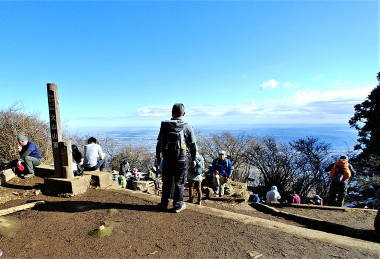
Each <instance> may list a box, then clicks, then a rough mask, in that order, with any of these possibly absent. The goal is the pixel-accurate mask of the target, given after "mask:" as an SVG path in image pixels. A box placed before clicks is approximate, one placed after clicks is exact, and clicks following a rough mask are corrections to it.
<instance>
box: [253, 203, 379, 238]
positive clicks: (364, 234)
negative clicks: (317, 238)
mask: <svg viewBox="0 0 380 259" xmlns="http://www.w3.org/2000/svg"><path fill="white" fill-rule="evenodd" d="M251 206H252V207H253V208H255V209H256V210H258V211H261V212H264V213H267V214H271V215H273V216H279V217H282V218H284V219H286V220H291V221H294V222H297V223H299V224H302V225H304V226H305V227H306V228H310V229H315V230H320V231H324V232H328V233H331V234H336V235H341V236H348V237H353V238H358V239H362V240H366V241H372V242H380V237H379V236H378V235H377V234H376V232H375V231H374V230H364V229H356V228H352V227H349V226H345V225H341V224H337V223H333V222H328V221H322V220H318V219H313V218H308V217H304V216H300V215H297V214H291V213H286V212H282V211H274V210H273V209H271V208H270V207H268V206H267V207H264V206H260V204H257V203H252V204H251Z"/></svg>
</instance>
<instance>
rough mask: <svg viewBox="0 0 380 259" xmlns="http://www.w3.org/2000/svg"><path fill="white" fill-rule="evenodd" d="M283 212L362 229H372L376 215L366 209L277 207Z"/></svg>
mask: <svg viewBox="0 0 380 259" xmlns="http://www.w3.org/2000/svg"><path fill="white" fill-rule="evenodd" d="M277 209H279V210H281V211H284V212H289V213H293V214H297V215H302V216H307V217H313V218H316V219H321V220H325V221H329V222H333V223H337V224H340V225H345V226H348V227H351V228H355V229H363V230H373V229H374V226H373V222H374V218H375V216H376V212H375V211H368V210H367V211H366V210H356V211H353V210H349V211H343V210H337V211H329V210H318V209H303V208H292V207H283V208H277Z"/></svg>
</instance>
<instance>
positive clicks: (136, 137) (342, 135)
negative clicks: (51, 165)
mask: <svg viewBox="0 0 380 259" xmlns="http://www.w3.org/2000/svg"><path fill="white" fill-rule="evenodd" d="M194 130H195V131H196V132H197V133H198V134H202V135H204V136H209V135H212V134H222V133H223V132H229V133H231V134H232V135H234V136H238V135H241V134H244V135H246V136H250V137H254V138H258V139H260V138H263V137H267V136H270V137H274V138H275V139H276V140H277V141H279V142H283V143H287V142H290V141H292V140H296V139H300V138H306V137H314V138H318V139H319V140H320V141H323V142H325V143H328V144H330V145H331V151H332V152H334V153H345V152H347V151H349V150H353V147H354V145H355V144H356V138H357V135H356V134H357V132H356V131H355V130H354V129H351V128H349V127H348V126H345V125H321V126H320V125H299V126H298V125H297V126H294V125H264V126H260V125H254V126H249V125H246V126H239V127H234V126H230V125H228V126H220V125H218V126H199V127H194ZM81 132H82V133H83V134H87V135H91V134H95V135H97V136H98V137H110V138H113V139H115V140H117V141H118V142H119V145H120V146H122V145H126V144H132V145H135V146H143V147H146V148H148V149H149V150H151V151H152V152H154V150H155V145H156V142H157V135H158V132H159V127H144V128H139V127H135V128H133V127H130V128H119V129H104V130H99V129H98V130H96V131H93V132H92V133H88V132H86V131H85V130H81Z"/></svg>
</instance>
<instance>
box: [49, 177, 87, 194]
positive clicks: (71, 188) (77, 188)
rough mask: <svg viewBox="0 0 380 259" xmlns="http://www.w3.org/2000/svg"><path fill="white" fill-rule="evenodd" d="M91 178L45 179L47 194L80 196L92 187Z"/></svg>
mask: <svg viewBox="0 0 380 259" xmlns="http://www.w3.org/2000/svg"><path fill="white" fill-rule="evenodd" d="M90 181H91V176H89V175H83V176H75V177H74V178H70V179H64V178H45V179H44V189H43V192H44V193H45V194H50V195H78V194H82V193H85V192H86V191H87V189H88V187H89V186H90Z"/></svg>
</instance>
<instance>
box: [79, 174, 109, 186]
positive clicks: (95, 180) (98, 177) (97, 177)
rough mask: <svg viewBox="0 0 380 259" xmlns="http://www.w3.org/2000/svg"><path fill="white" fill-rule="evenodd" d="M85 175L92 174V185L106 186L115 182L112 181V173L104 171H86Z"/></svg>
mask: <svg viewBox="0 0 380 259" xmlns="http://www.w3.org/2000/svg"><path fill="white" fill-rule="evenodd" d="M83 175H87V176H91V185H92V186H96V187H100V188H106V187H109V186H111V185H112V184H113V183H114V182H113V181H112V174H111V173H109V172H104V171H84V172H83Z"/></svg>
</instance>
